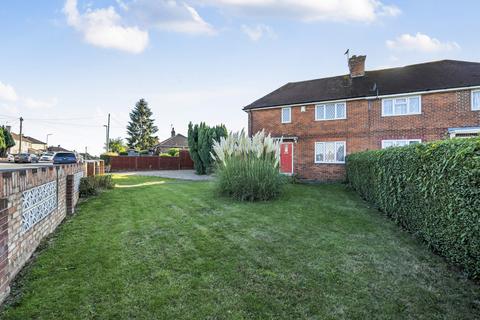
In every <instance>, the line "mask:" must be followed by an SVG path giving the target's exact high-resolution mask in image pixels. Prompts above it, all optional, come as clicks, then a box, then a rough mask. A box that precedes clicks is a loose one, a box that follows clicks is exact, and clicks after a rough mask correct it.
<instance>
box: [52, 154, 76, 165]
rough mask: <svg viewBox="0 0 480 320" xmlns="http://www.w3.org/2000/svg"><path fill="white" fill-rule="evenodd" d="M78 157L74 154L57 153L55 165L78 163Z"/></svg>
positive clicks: (54, 158) (54, 159)
mask: <svg viewBox="0 0 480 320" xmlns="http://www.w3.org/2000/svg"><path fill="white" fill-rule="evenodd" d="M77 162H78V160H77V156H75V153H73V152H57V153H56V154H55V156H54V157H53V163H54V164H70V163H77Z"/></svg>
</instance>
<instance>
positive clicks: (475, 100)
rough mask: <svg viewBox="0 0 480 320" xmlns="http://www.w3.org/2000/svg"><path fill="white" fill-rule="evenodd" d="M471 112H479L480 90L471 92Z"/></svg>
mask: <svg viewBox="0 0 480 320" xmlns="http://www.w3.org/2000/svg"><path fill="white" fill-rule="evenodd" d="M472 110H473V111H478V110H480V90H477V91H472Z"/></svg>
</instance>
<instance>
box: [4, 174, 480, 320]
mask: <svg viewBox="0 0 480 320" xmlns="http://www.w3.org/2000/svg"><path fill="white" fill-rule="evenodd" d="M115 182H116V183H117V184H119V185H120V186H122V187H121V188H120V187H119V188H116V189H114V190H112V191H107V192H105V193H102V194H101V195H100V196H98V197H96V198H92V199H90V200H88V201H87V202H84V203H82V204H81V205H80V206H79V208H78V211H77V215H76V216H74V217H73V218H71V219H68V220H67V221H66V222H65V223H64V224H63V225H62V226H60V227H59V229H58V230H57V232H56V233H55V234H54V235H53V236H52V237H50V238H49V239H48V241H46V242H45V244H44V245H43V246H42V249H41V250H40V252H39V254H38V255H37V257H36V259H35V260H34V262H33V263H31V264H29V265H28V266H27V267H26V268H25V269H24V270H23V272H22V273H21V275H20V277H19V278H18V280H17V282H16V284H15V286H14V287H13V289H12V295H11V296H10V298H9V299H8V300H7V303H6V306H5V307H4V308H3V310H2V313H1V314H0V318H2V319H91V318H94V319H157V318H158V319H474V318H476V317H477V319H478V315H479V314H480V287H479V286H478V285H476V284H474V283H473V282H471V281H469V280H467V279H465V278H464V277H463V276H462V275H461V273H460V272H459V271H457V270H452V269H450V268H448V267H447V265H446V264H445V262H444V261H443V260H442V259H441V258H440V257H438V256H436V255H434V254H432V253H431V252H430V251H429V249H428V248H426V247H425V246H424V245H422V244H421V243H419V242H418V241H417V240H415V239H414V238H413V237H412V236H411V235H410V234H408V233H405V232H402V231H400V230H399V228H398V227H397V226H396V225H395V224H394V223H392V222H391V221H390V220H388V219H387V218H385V217H384V216H383V215H382V214H380V213H379V212H378V211H376V210H374V209H372V208H369V207H368V206H367V204H366V203H365V202H363V201H362V200H361V199H360V198H359V197H358V196H357V195H356V194H355V193H354V192H352V191H350V190H348V189H347V188H346V187H345V186H343V185H289V186H288V187H287V189H286V191H285V194H284V196H283V197H282V198H281V199H280V200H277V201H273V202H267V203H238V202H234V201H230V200H228V199H224V198H220V197H218V196H216V195H214V193H213V186H212V183H211V182H181V181H175V180H166V179H160V178H149V177H134V176H116V177H115Z"/></svg>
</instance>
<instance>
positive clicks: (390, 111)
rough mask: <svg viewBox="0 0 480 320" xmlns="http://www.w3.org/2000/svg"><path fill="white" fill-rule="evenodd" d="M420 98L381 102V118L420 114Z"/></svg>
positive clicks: (393, 99) (392, 99)
mask: <svg viewBox="0 0 480 320" xmlns="http://www.w3.org/2000/svg"><path fill="white" fill-rule="evenodd" d="M421 110H422V99H421V98H420V96H411V97H404V98H403V97H402V98H389V99H383V100H382V116H384V117H385V116H404V115H409V114H420V113H421V112H422V111H421Z"/></svg>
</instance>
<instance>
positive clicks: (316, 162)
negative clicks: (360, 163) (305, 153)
mask: <svg viewBox="0 0 480 320" xmlns="http://www.w3.org/2000/svg"><path fill="white" fill-rule="evenodd" d="M315 164H345V161H343V162H318V161H315Z"/></svg>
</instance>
